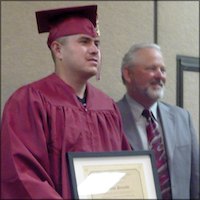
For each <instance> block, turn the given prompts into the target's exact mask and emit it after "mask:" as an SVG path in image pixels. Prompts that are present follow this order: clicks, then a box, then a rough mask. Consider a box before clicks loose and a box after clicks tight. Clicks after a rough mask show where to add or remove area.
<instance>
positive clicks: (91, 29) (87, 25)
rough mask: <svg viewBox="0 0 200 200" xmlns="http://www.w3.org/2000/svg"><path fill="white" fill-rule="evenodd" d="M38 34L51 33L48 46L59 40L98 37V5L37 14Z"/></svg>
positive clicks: (38, 12)
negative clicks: (76, 37)
mask: <svg viewBox="0 0 200 200" xmlns="http://www.w3.org/2000/svg"><path fill="white" fill-rule="evenodd" d="M36 20H37V25H38V32H39V33H44V32H49V37H48V41H47V44H48V46H49V47H50V45H51V43H52V42H53V41H54V40H56V39H57V38H60V37H63V36H68V35H75V34H86V35H90V36H91V37H96V36H98V33H97V30H96V26H97V24H96V20H97V5H90V6H79V7H67V8H59V9H52V10H43V11H37V12H36Z"/></svg>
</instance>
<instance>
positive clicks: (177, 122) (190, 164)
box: [117, 96, 199, 199]
mask: <svg viewBox="0 0 200 200" xmlns="http://www.w3.org/2000/svg"><path fill="white" fill-rule="evenodd" d="M117 105H118V108H119V110H120V112H121V115H122V121H123V127H124V132H125V133H126V135H127V138H128V140H129V142H130V144H131V146H132V147H133V148H134V150H143V146H142V141H141V138H140V135H139V133H138V131H137V128H136V124H135V122H134V120H133V116H132V114H131V110H130V107H129V104H128V102H127V100H126V98H125V96H124V97H123V98H122V99H121V100H120V101H118V102H117ZM158 112H159V117H160V119H161V126H162V129H163V135H164V138H165V144H166V151H167V155H168V165H169V170H170V178H171V188H172V198H173V199H199V144H198V142H197V135H196V133H195V130H194V127H193V125H192V122H191V118H190V115H189V113H188V112H187V111H185V110H184V109H182V108H179V107H177V106H172V105H169V104H166V103H162V102H158Z"/></svg>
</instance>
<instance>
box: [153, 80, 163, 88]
mask: <svg viewBox="0 0 200 200" xmlns="http://www.w3.org/2000/svg"><path fill="white" fill-rule="evenodd" d="M151 84H153V85H160V86H161V87H164V86H165V82H164V81H162V80H153V81H151Z"/></svg>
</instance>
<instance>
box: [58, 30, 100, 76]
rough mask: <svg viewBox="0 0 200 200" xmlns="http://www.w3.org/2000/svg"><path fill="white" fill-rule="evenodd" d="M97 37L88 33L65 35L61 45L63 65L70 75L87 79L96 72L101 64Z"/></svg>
mask: <svg viewBox="0 0 200 200" xmlns="http://www.w3.org/2000/svg"><path fill="white" fill-rule="evenodd" d="M99 43H100V41H99V39H98V38H92V37H90V36H88V35H82V34H79V35H72V36H68V37H66V42H65V44H64V45H63V46H62V49H61V53H62V60H63V67H64V68H65V69H66V71H70V74H71V75H74V76H78V77H80V78H83V79H88V78H90V77H92V76H94V75H96V74H97V71H98V68H99V66H100V64H101V54H100V49H99Z"/></svg>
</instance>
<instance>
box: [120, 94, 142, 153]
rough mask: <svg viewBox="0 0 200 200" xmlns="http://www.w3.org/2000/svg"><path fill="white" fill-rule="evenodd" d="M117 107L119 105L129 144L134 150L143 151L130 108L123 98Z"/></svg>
mask: <svg viewBox="0 0 200 200" xmlns="http://www.w3.org/2000/svg"><path fill="white" fill-rule="evenodd" d="M118 105H119V108H120V110H121V111H122V112H121V114H122V120H123V127H124V130H125V133H126V136H127V137H128V139H129V143H130V144H131V146H132V147H133V149H134V150H141V149H143V145H142V141H141V138H140V136H139V133H138V130H137V128H136V124H135V121H134V119H133V115H132V113H131V109H130V106H129V104H128V102H127V100H126V98H125V96H124V98H123V99H122V101H121V102H120V103H119V104H118Z"/></svg>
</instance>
